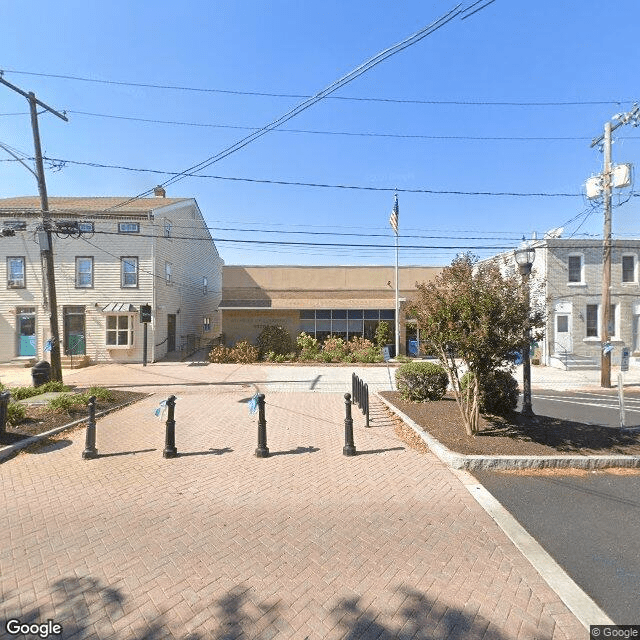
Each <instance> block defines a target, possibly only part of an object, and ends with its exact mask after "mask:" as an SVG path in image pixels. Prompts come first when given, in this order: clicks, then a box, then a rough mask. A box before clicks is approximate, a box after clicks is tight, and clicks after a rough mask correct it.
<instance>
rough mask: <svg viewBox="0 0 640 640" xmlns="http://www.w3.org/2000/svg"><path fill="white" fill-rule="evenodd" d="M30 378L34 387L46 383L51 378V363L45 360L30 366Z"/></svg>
mask: <svg viewBox="0 0 640 640" xmlns="http://www.w3.org/2000/svg"><path fill="white" fill-rule="evenodd" d="M31 378H32V380H33V386H34V387H39V386H40V385H42V384H46V383H47V382H49V381H50V380H51V365H50V364H49V363H48V362H47V361H46V360H41V361H40V362H36V364H34V365H33V367H31Z"/></svg>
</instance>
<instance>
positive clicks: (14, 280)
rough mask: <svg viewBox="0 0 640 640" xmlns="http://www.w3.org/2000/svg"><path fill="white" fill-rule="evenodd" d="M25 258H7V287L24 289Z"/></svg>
mask: <svg viewBox="0 0 640 640" xmlns="http://www.w3.org/2000/svg"><path fill="white" fill-rule="evenodd" d="M25 286H26V283H25V277H24V258H23V257H20V258H17V257H16V258H7V289H24V288H25Z"/></svg>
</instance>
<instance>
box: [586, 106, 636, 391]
mask: <svg viewBox="0 0 640 640" xmlns="http://www.w3.org/2000/svg"><path fill="white" fill-rule="evenodd" d="M639 117H640V107H638V105H637V104H634V105H633V108H632V109H631V111H628V112H627V113H619V114H617V115H615V116H614V117H613V119H614V120H617V122H616V123H615V124H614V125H612V124H611V122H610V121H609V122H607V123H606V124H605V125H604V135H602V136H600V137H599V138H595V139H594V140H593V142H592V143H591V146H592V147H595V146H596V145H598V144H600V143H602V147H603V153H604V166H603V169H602V174H601V176H602V183H601V184H602V194H603V206H604V231H603V234H602V235H603V254H602V310H601V313H600V340H601V347H602V351H601V356H600V358H601V359H600V386H601V387H603V388H606V389H610V388H611V344H610V340H611V336H610V335H609V325H610V320H611V192H612V189H613V168H612V166H611V133H612V132H613V131H615V130H616V129H617V128H618V127H621V126H622V125H623V124H629V123H631V124H633V126H638V118H639Z"/></svg>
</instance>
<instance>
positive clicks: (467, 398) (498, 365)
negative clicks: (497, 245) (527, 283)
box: [409, 253, 542, 435]
mask: <svg viewBox="0 0 640 640" xmlns="http://www.w3.org/2000/svg"><path fill="white" fill-rule="evenodd" d="M416 287H417V290H418V295H417V297H416V299H415V300H414V301H413V302H412V304H411V305H410V307H409V313H410V314H411V315H412V316H413V317H415V318H416V320H417V323H418V326H419V327H420V335H421V336H427V343H428V344H429V345H430V346H431V347H432V348H433V349H434V350H435V352H436V353H437V354H438V355H439V357H440V360H441V361H442V364H443V365H444V367H445V368H446V369H447V372H448V373H449V378H450V380H451V384H452V387H453V392H454V395H455V399H456V402H457V404H458V408H459V409H460V413H461V415H462V419H463V422H464V425H465V429H466V432H467V434H468V435H474V434H475V433H477V431H478V418H479V414H480V407H479V390H480V387H479V385H480V384H481V381H482V380H483V379H484V378H486V377H487V376H488V375H489V374H490V373H491V372H492V371H495V370H497V369H504V368H506V369H509V370H512V369H513V367H514V364H513V354H514V352H519V351H522V349H523V348H524V347H525V346H527V345H528V343H529V337H528V333H527V330H528V329H529V328H531V329H532V330H535V331H534V335H533V337H534V339H539V338H541V337H542V333H541V331H539V330H537V329H538V328H539V327H541V325H542V316H541V313H540V312H538V311H534V312H532V311H530V309H529V307H528V305H527V297H526V295H525V289H524V287H523V284H522V281H521V278H520V277H519V276H518V275H516V274H513V275H503V274H502V273H501V272H500V268H499V266H498V264H496V263H495V262H488V263H478V262H477V258H476V257H475V256H473V255H471V254H469V253H466V254H462V255H459V256H458V257H457V258H456V259H455V260H454V261H453V262H452V263H451V265H450V266H448V267H446V268H445V269H444V270H443V271H442V273H441V274H440V275H439V276H438V277H437V278H436V279H435V280H434V281H433V282H428V283H418V284H416ZM461 365H462V367H461ZM461 369H466V370H467V371H469V372H471V373H472V374H473V375H472V376H470V384H468V385H466V388H465V389H462V387H461V385H460V379H461V374H462V373H463V371H462V370H461Z"/></svg>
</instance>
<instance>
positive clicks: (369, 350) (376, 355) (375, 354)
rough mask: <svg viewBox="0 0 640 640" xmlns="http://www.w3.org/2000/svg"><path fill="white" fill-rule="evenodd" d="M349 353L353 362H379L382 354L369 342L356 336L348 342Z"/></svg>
mask: <svg viewBox="0 0 640 640" xmlns="http://www.w3.org/2000/svg"><path fill="white" fill-rule="evenodd" d="M349 353H350V354H351V355H352V356H353V362H381V361H382V353H380V349H378V348H377V347H376V346H375V345H374V344H373V342H371V340H367V338H362V337H359V336H356V337H355V338H352V339H351V341H350V342H349Z"/></svg>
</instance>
